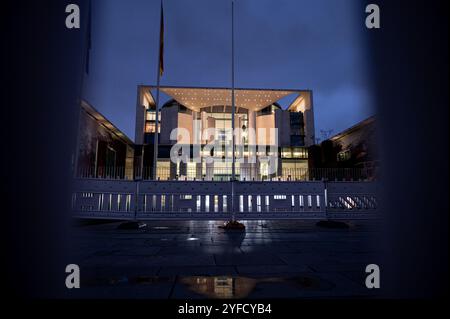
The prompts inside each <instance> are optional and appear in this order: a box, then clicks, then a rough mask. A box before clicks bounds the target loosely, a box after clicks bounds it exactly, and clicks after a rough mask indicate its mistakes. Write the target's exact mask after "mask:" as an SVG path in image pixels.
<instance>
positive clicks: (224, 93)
mask: <svg viewBox="0 0 450 319" xmlns="http://www.w3.org/2000/svg"><path fill="white" fill-rule="evenodd" d="M155 91H156V87H154V86H138V89H137V104H136V128H135V139H134V142H133V141H131V139H130V138H128V137H127V136H125V134H123V133H122V132H121V131H120V130H119V129H118V128H116V127H115V126H114V124H112V123H111V122H110V121H108V120H107V119H106V118H105V117H104V116H103V115H102V114H100V113H99V112H98V111H96V110H95V108H94V106H92V105H90V104H89V103H88V102H87V101H83V102H82V108H81V116H80V132H79V141H78V152H77V168H76V170H77V172H78V175H79V176H82V177H92V178H114V179H117V178H119V179H129V180H131V179H143V180H153V179H157V180H207V181H229V180H230V179H231V176H232V156H231V154H232V150H231V149H230V148H227V146H230V145H231V143H232V140H233V136H232V135H233V134H232V106H231V105H232V90H231V89H229V88H196V87H168V86H165V87H160V92H161V93H163V94H165V95H166V96H168V97H169V100H168V101H167V102H165V103H163V104H162V103H161V104H162V105H161V106H160V108H159V114H158V119H157V115H156V107H155V105H156V99H155ZM280 100H283V102H284V104H285V106H284V107H282V106H281V104H282V103H280ZM286 101H288V102H287V103H286ZM157 121H158V122H157ZM156 128H157V129H158V132H157V134H158V143H157V145H158V146H157V147H158V148H157V163H156V164H157V165H156V176H154V169H153V168H154V161H155V159H154V157H155V156H154V154H155V134H156ZM174 129H178V130H179V131H178V134H176V133H175V134H174ZM235 129H237V130H236V132H237V133H236V134H235V148H236V150H235V178H236V179H237V180H241V181H264V180H293V181H295V180H309V179H310V177H311V176H308V175H309V174H310V170H309V164H308V157H309V156H308V147H310V146H311V145H314V141H315V130H314V109H313V97H312V92H311V91H310V90H278V89H277V90H274V89H235ZM205 132H209V133H208V134H205ZM180 133H183V134H180ZM212 143H213V144H214V145H215V146H214V148H211V147H210V144H212ZM175 145H178V146H183V147H184V148H185V149H188V150H189V155H188V156H186V157H185V158H184V160H183V161H172V160H171V151H172V150H173V148H174V146H175ZM268 158H271V159H272V162H270V161H268V160H267V159H268ZM271 165H272V166H273V167H274V168H273V167H272V168H271V167H270V166H271Z"/></svg>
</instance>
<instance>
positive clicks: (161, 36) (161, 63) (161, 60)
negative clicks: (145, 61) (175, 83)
mask: <svg viewBox="0 0 450 319" xmlns="http://www.w3.org/2000/svg"><path fill="white" fill-rule="evenodd" d="M163 73H164V9H163V2H162V0H161V25H160V31H159V76H162V75H163Z"/></svg>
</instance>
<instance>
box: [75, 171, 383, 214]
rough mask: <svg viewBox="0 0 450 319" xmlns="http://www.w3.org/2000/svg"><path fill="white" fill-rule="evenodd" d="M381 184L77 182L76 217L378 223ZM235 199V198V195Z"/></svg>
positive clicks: (319, 182) (316, 182) (86, 180)
mask: <svg viewBox="0 0 450 319" xmlns="http://www.w3.org/2000/svg"><path fill="white" fill-rule="evenodd" d="M376 187H377V183H375V182H335V181H333V182H327V181H315V182H298V181H273V182H270V183H267V182H257V181H250V182H249V181H245V182H240V181H235V182H234V185H233V187H232V182H227V183H225V182H215V181H195V182H194V181H145V180H136V181H123V180H107V179H76V180H75V183H74V189H75V192H74V193H73V197H72V208H73V214H74V216H75V217H79V218H107V219H121V220H122V219H123V220H134V219H137V220H158V219H160V220H161V219H192V220H195V219H203V220H205V219H207V220H228V219H230V217H231V214H232V212H233V211H234V213H235V217H236V218H237V219H240V220H245V219H327V218H331V219H359V218H363V219H365V218H374V217H376V210H377V196H376V193H377V192H376ZM233 194H234V196H233Z"/></svg>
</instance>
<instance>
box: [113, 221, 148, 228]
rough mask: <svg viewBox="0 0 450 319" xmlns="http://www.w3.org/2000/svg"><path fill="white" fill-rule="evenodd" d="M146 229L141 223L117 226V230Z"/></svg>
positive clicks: (145, 225) (127, 223)
mask: <svg viewBox="0 0 450 319" xmlns="http://www.w3.org/2000/svg"><path fill="white" fill-rule="evenodd" d="M144 227H147V224H145V223H143V222H125V223H122V224H120V225H119V226H117V229H127V230H128V229H142V228H144Z"/></svg>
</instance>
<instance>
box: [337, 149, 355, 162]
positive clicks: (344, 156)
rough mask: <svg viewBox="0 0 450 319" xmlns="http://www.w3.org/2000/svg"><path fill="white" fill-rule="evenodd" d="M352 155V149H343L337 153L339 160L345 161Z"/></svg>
mask: <svg viewBox="0 0 450 319" xmlns="http://www.w3.org/2000/svg"><path fill="white" fill-rule="evenodd" d="M351 157H352V154H351V152H350V150H345V151H341V152H339V153H338V154H337V161H338V162H344V161H348V160H349V159H350V158H351Z"/></svg>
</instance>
